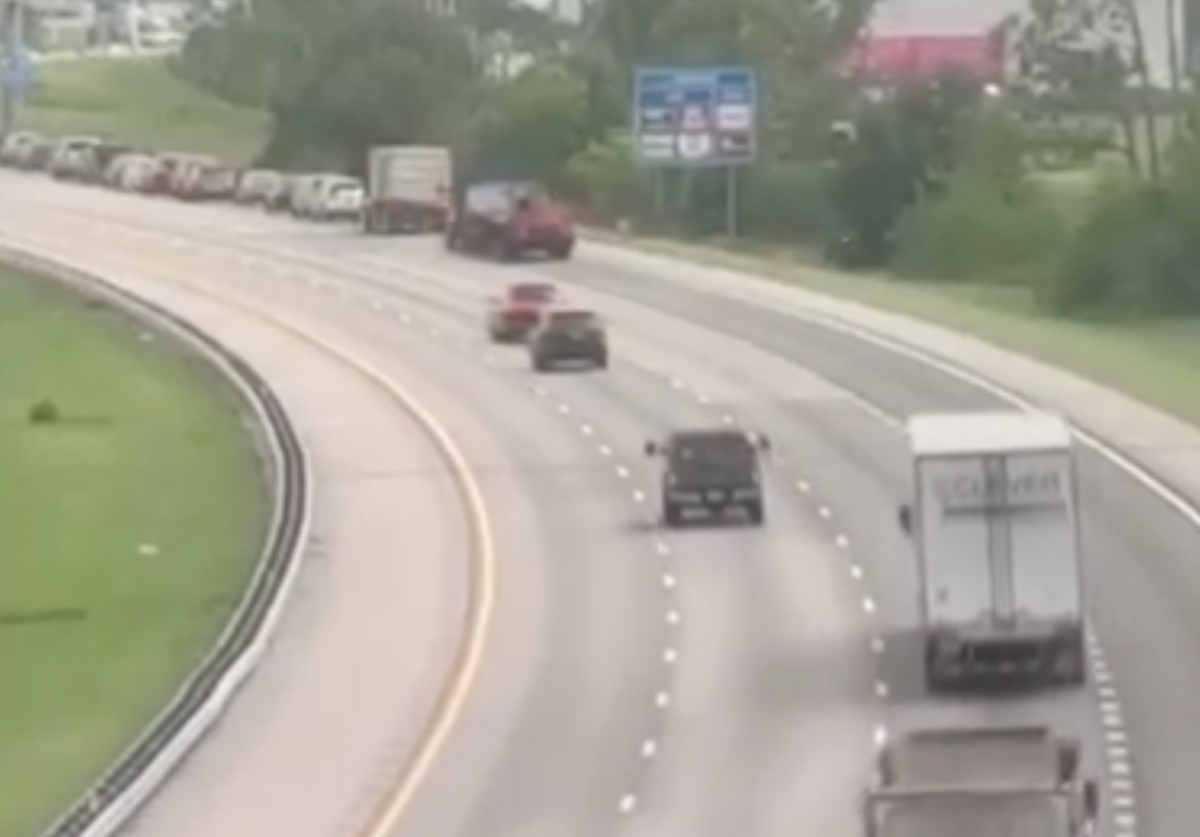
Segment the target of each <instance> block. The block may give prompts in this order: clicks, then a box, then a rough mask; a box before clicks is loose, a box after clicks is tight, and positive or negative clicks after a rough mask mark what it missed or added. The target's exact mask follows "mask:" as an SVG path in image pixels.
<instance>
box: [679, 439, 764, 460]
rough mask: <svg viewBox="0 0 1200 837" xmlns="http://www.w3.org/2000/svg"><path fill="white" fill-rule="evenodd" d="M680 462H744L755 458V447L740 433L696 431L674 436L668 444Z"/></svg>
mask: <svg viewBox="0 0 1200 837" xmlns="http://www.w3.org/2000/svg"><path fill="white" fill-rule="evenodd" d="M668 452H669V456H670V458H671V459H672V460H675V461H680V462H713V463H716V462H721V463H729V462H745V461H747V460H751V459H754V458H756V452H755V447H754V445H753V444H751V442H750V440H749V439H747V438H746V436H745V434H742V433H696V434H689V435H680V436H676V437H674V438H673V439H671V440H670V444H669V446H668Z"/></svg>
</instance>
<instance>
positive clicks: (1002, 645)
mask: <svg viewBox="0 0 1200 837" xmlns="http://www.w3.org/2000/svg"><path fill="white" fill-rule="evenodd" d="M908 439H909V444H910V447H911V452H912V463H913V483H914V491H913V501H912V504H911V505H907V504H906V505H904V506H902V507H901V509H900V525H901V526H902V527H903V528H904V529H905V531H906V532H907V533H908V534H909V535H910V537H911V539H912V541H913V543H914V548H915V551H916V556H917V559H918V563H919V601H918V612H919V614H920V619H921V624H920V627H919V631H920V633H921V638H922V640H923V646H924V666H925V679H926V682H927V684H928V686H929V688H930V689H931V690H935V691H936V690H939V689H943V688H946V687H949V686H952V685H966V684H970V685H973V686H984V687H985V688H992V687H1009V686H1012V685H1024V684H1029V683H1033V684H1041V685H1045V684H1061V685H1078V684H1081V683H1083V682H1084V680H1085V678H1086V656H1085V653H1084V652H1085V644H1084V595H1083V593H1084V589H1083V573H1082V561H1081V557H1080V538H1079V519H1078V502H1077V498H1076V486H1075V464H1074V463H1075V456H1074V447H1073V440H1072V434H1071V430H1070V427H1069V426H1068V425H1067V423H1066V422H1065V421H1063V420H1062V419H1061V418H1059V417H1057V416H1052V415H1048V414H1036V413H1025V412H1017V411H1012V412H996V413H940V414H918V415H914V416H912V417H911V418H910V419H909V422H908Z"/></svg>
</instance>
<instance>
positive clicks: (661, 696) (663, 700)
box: [654, 692, 671, 709]
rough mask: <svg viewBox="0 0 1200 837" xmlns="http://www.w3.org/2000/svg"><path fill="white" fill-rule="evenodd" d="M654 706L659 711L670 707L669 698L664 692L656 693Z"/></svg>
mask: <svg viewBox="0 0 1200 837" xmlns="http://www.w3.org/2000/svg"><path fill="white" fill-rule="evenodd" d="M654 705H655V706H657V707H658V708H659V709H666V708H667V707H668V706H670V705H671V696H670V695H669V694H667V693H666V692H658V693H657V694H656V695H655V696H654Z"/></svg>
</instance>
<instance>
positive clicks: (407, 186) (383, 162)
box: [363, 145, 452, 235]
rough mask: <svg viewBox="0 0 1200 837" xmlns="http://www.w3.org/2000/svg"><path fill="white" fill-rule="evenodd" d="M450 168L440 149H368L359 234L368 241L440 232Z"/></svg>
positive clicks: (447, 156)
mask: <svg viewBox="0 0 1200 837" xmlns="http://www.w3.org/2000/svg"><path fill="white" fill-rule="evenodd" d="M451 168H452V163H451V156H450V150H449V149H448V148H444V147H442V146H432V145H428V146H427V145H392V146H378V147H375V148H372V149H371V150H370V151H369V152H368V156H367V184H366V185H367V199H366V205H365V206H364V208H363V230H364V231H365V232H366V233H367V234H369V235H394V234H398V233H422V232H436V233H440V232H442V231H444V230H445V228H446V217H447V213H448V206H449V200H450V182H451V175H452V171H451Z"/></svg>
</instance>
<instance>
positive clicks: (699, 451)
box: [646, 428, 770, 528]
mask: <svg viewBox="0 0 1200 837" xmlns="http://www.w3.org/2000/svg"><path fill="white" fill-rule="evenodd" d="M769 447H770V443H769V442H768V441H767V439H766V437H764V436H760V435H757V434H751V433H747V432H746V431H744V430H737V429H734V428H719V429H714V430H679V431H675V432H674V433H671V434H670V435H669V436H667V438H666V439H665V440H664V441H662V442H647V443H646V455H647V456H661V457H662V458H663V461H664V464H665V467H664V468H663V475H662V516H663V523H664V524H666V525H667V526H669V527H672V528H674V527H676V526H679V525H680V524H682V523H683V522H684V519H685V517H686V516H687V513H688V512H690V511H698V512H703V513H705V514H706V515H709V516H715V515H718V514H723V513H725V512H728V511H731V510H741V511H743V512H745V514H746V516H747V517H748V518H749V520H750V523H751V524H753V525H755V526H759V525H762V523H763V521H764V520H765V514H766V504H765V497H764V495H763V485H762V472H761V468H760V463H759V452H760V451H765V450H767V449H768V448H769Z"/></svg>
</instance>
